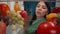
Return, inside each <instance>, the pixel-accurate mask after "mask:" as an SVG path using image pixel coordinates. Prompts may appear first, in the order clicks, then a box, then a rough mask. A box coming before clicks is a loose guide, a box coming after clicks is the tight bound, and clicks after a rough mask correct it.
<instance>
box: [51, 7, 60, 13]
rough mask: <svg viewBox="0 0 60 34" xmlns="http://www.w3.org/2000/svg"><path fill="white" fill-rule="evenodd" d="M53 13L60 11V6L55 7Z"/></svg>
mask: <svg viewBox="0 0 60 34" xmlns="http://www.w3.org/2000/svg"><path fill="white" fill-rule="evenodd" d="M52 12H53V13H60V7H55V8H53V9H52Z"/></svg>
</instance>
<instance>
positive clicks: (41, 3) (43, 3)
mask: <svg viewBox="0 0 60 34" xmlns="http://www.w3.org/2000/svg"><path fill="white" fill-rule="evenodd" d="M38 5H44V6H46V5H45V2H43V1H40V2H39V3H38Z"/></svg>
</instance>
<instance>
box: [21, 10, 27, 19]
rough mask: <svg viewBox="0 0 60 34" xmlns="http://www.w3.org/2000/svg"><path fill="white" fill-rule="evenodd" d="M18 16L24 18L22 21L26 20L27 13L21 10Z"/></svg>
mask: <svg viewBox="0 0 60 34" xmlns="http://www.w3.org/2000/svg"><path fill="white" fill-rule="evenodd" d="M20 15H21V16H22V17H23V18H24V20H27V19H28V13H27V12H26V11H24V10H21V12H20Z"/></svg>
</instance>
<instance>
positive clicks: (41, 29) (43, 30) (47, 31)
mask: <svg viewBox="0 0 60 34" xmlns="http://www.w3.org/2000/svg"><path fill="white" fill-rule="evenodd" d="M37 34H60V28H59V27H58V26H57V25H56V24H54V23H52V22H48V21H47V22H42V23H41V24H40V25H39V26H38V28H37Z"/></svg>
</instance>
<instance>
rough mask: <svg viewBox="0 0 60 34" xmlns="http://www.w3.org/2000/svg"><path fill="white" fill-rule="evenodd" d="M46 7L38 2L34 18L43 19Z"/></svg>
mask: <svg viewBox="0 0 60 34" xmlns="http://www.w3.org/2000/svg"><path fill="white" fill-rule="evenodd" d="M47 11H48V9H47V6H46V5H45V3H44V2H43V1H41V2H39V3H38V4H37V6H36V16H37V17H44V15H46V14H47Z"/></svg>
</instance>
